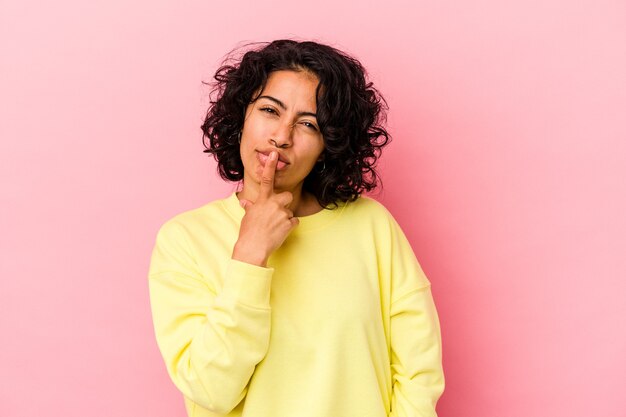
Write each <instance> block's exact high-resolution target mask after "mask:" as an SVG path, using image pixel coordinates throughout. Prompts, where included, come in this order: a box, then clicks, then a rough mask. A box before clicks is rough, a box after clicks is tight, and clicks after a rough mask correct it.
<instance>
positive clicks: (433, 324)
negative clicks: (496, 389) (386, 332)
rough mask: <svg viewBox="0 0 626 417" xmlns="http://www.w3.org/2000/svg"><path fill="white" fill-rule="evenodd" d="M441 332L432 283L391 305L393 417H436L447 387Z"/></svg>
mask: <svg viewBox="0 0 626 417" xmlns="http://www.w3.org/2000/svg"><path fill="white" fill-rule="evenodd" d="M441 359H442V358H441V335H440V329H439V320H438V317H437V310H436V309H435V304H434V302H433V298H432V295H431V292H430V285H429V286H426V287H423V288H421V289H417V290H414V291H412V292H410V293H408V294H406V295H404V296H402V297H401V298H399V299H397V300H396V301H395V302H394V303H393V304H392V307H391V372H392V377H393V391H392V397H391V417H418V416H419V417H436V416H437V413H436V411H435V406H436V405H437V400H438V399H439V397H440V396H441V394H442V392H443V389H444V376H443V369H442V363H441Z"/></svg>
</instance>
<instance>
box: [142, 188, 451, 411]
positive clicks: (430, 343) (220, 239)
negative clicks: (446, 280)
mask: <svg viewBox="0 0 626 417" xmlns="http://www.w3.org/2000/svg"><path fill="white" fill-rule="evenodd" d="M243 215H244V210H243V209H242V208H241V207H240V206H239V203H238V200H237V196H236V195H235V193H233V194H231V195H230V196H229V197H227V198H225V199H222V200H217V201H214V202H211V203H209V204H206V205H204V206H202V207H199V208H196V209H193V210H189V211H186V212H184V213H181V214H178V215H176V216H174V217H173V218H172V219H170V220H168V221H167V222H165V223H164V224H163V225H162V226H161V228H160V230H159V232H158V234H157V238H156V243H155V246H154V250H153V252H152V260H151V264H150V271H149V288H150V299H151V305H152V315H153V319H154V328H155V333H156V339H157V343H158V346H159V349H160V351H161V353H162V355H163V358H164V360H165V364H166V366H167V371H168V373H169V375H170V377H171V378H172V380H173V382H174V384H175V385H176V387H178V389H179V390H180V391H181V392H182V393H183V395H184V397H185V405H186V407H187V412H188V414H189V416H190V417H206V416H224V415H225V416H243V417H383V416H395V417H409V416H411V417H413V416H415V417H417V416H420V417H434V416H436V412H435V405H436V402H437V400H438V398H439V397H440V395H441V394H442V392H443V389H444V376H443V370H442V363H441V359H442V358H441V336H440V329H439V321H438V316H437V312H436V309H435V305H434V303H433V299H432V295H431V292H430V282H429V281H428V279H427V278H426V276H425V275H424V273H423V271H422V269H421V267H420V265H419V263H418V261H417V259H416V258H415V255H414V254H413V251H412V249H411V246H410V245H409V242H408V241H407V239H406V237H405V235H404V234H403V232H402V230H401V229H400V227H399V226H398V224H397V223H396V221H395V220H394V219H393V217H392V216H391V214H390V213H389V212H388V211H387V210H386V209H385V207H383V206H382V205H381V204H380V203H378V202H376V201H375V200H373V199H370V198H367V197H360V198H359V199H358V200H357V201H355V202H352V203H347V204H341V205H340V207H339V208H337V209H334V210H322V211H321V212H319V213H316V214H313V215H311V216H306V217H301V218H300V224H299V225H298V226H297V227H296V228H295V229H294V230H293V231H292V232H291V233H290V235H289V236H288V237H287V239H286V240H285V242H284V243H283V245H282V246H281V247H280V248H279V249H278V250H277V251H275V252H274V253H273V254H272V256H271V257H270V258H269V261H268V264H267V268H263V267H259V266H255V265H251V264H247V263H244V262H239V261H235V260H232V259H231V253H232V248H233V245H234V244H235V241H236V240H237V236H238V230H239V225H240V222H241V218H242V217H243Z"/></svg>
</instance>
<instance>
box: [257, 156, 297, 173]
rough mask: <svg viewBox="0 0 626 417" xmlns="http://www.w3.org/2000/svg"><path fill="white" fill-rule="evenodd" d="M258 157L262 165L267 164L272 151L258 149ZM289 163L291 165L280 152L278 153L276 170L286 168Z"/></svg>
mask: <svg viewBox="0 0 626 417" xmlns="http://www.w3.org/2000/svg"><path fill="white" fill-rule="evenodd" d="M256 157H257V159H258V160H259V162H260V163H261V165H262V166H265V163H266V162H267V161H268V159H269V157H270V151H266V152H261V151H257V154H256ZM287 165H289V162H287V161H285V159H284V158H283V157H282V156H281V155H280V154H278V162H277V163H276V171H280V170H281V169H283V168H285V167H286V166H287Z"/></svg>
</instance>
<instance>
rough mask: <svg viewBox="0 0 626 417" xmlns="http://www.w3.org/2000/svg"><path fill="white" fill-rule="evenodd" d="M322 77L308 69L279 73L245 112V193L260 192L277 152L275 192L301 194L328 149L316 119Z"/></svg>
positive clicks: (243, 150) (243, 142)
mask: <svg viewBox="0 0 626 417" xmlns="http://www.w3.org/2000/svg"><path fill="white" fill-rule="evenodd" d="M318 83H319V81H318V79H317V77H316V76H315V75H313V74H311V73H309V72H306V71H275V72H273V73H271V74H270V75H269V77H268V80H267V84H266V85H265V88H264V89H263V91H261V93H260V95H259V97H258V99H257V100H255V101H254V102H253V103H250V104H249V105H248V107H247V109H246V118H245V121H244V126H243V129H242V132H241V146H240V153H241V160H242V162H243V166H244V189H246V188H248V189H250V188H254V189H256V188H258V187H259V184H260V182H261V175H262V172H263V167H264V166H265V161H266V160H267V157H268V155H269V153H270V152H271V151H272V150H275V151H277V152H278V155H279V159H278V164H277V166H276V172H275V177H274V189H275V190H276V191H277V192H279V191H291V192H293V193H300V192H301V190H302V184H303V182H304V178H305V177H306V176H307V175H308V174H309V173H310V172H311V170H312V169H313V166H314V165H315V163H316V162H317V161H318V159H319V158H320V156H321V153H322V151H323V150H324V140H323V137H322V134H321V133H320V129H319V126H318V124H317V119H316V116H315V114H316V110H317V107H316V104H315V101H316V100H315V89H316V88H317V85H318Z"/></svg>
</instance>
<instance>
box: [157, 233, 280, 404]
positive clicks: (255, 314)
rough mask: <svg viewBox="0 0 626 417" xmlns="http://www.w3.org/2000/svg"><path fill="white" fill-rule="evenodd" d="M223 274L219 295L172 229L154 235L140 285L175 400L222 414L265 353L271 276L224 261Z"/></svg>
mask: <svg viewBox="0 0 626 417" xmlns="http://www.w3.org/2000/svg"><path fill="white" fill-rule="evenodd" d="M223 273H224V277H223V286H222V288H220V289H219V290H215V289H214V288H211V287H210V286H209V284H208V283H207V280H205V279H203V277H202V274H201V273H200V271H199V268H198V265H197V262H196V261H195V259H194V257H193V254H192V251H191V248H190V247H189V245H188V244H187V241H186V237H185V235H184V229H183V228H182V227H181V226H180V225H178V224H177V223H175V222H172V221H170V222H167V223H165V224H164V225H163V226H162V227H161V229H160V230H159V232H158V234H157V238H156V243H155V246H154V249H153V252H152V258H151V261H150V271H149V280H148V282H149V290H150V303H151V309H152V317H153V323H154V330H155V335H156V339H157V344H158V346H159V350H160V351H161V354H162V356H163V359H164V361H165V365H166V367H167V372H168V374H169V376H170V377H171V379H172V381H173V382H174V384H175V385H176V387H177V388H178V389H179V390H180V391H181V392H182V393H183V395H185V396H186V397H187V398H189V399H190V400H192V401H193V402H195V403H196V404H198V405H200V406H202V407H204V408H206V409H208V410H211V411H213V412H216V413H220V414H227V413H228V412H230V411H231V410H232V409H233V408H234V407H235V406H236V405H237V404H238V403H239V402H241V400H242V399H243V398H244V397H245V395H246V392H247V385H248V382H249V380H250V377H251V376H252V373H253V372H254V368H255V366H256V365H257V364H258V363H259V362H260V361H261V360H262V359H263V358H264V356H265V354H266V352H267V348H268V344H269V334H270V319H271V317H270V304H269V299H270V284H271V279H272V274H273V269H272V268H263V267H259V266H256V265H251V264H247V263H244V262H240V261H236V260H232V259H229V260H228V261H227V263H226V267H225V270H224V272H223Z"/></svg>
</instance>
